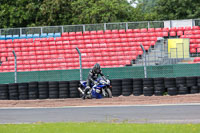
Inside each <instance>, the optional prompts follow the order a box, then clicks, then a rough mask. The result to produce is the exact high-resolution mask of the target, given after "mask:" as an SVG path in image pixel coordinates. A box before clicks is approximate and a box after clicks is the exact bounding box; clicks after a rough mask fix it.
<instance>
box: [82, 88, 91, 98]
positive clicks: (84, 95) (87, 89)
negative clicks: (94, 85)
mask: <svg viewBox="0 0 200 133" xmlns="http://www.w3.org/2000/svg"><path fill="white" fill-rule="evenodd" d="M89 90H90V87H89V86H87V87H86V88H85V90H84V94H83V96H82V99H83V100H85V98H86V95H87V92H88V91H89Z"/></svg>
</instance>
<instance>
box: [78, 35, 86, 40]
mask: <svg viewBox="0 0 200 133" xmlns="http://www.w3.org/2000/svg"><path fill="white" fill-rule="evenodd" d="M76 39H77V40H83V39H84V37H83V36H76Z"/></svg>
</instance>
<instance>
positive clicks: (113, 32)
mask: <svg viewBox="0 0 200 133" xmlns="http://www.w3.org/2000/svg"><path fill="white" fill-rule="evenodd" d="M111 32H112V34H118V33H119V31H118V30H112V31H111Z"/></svg>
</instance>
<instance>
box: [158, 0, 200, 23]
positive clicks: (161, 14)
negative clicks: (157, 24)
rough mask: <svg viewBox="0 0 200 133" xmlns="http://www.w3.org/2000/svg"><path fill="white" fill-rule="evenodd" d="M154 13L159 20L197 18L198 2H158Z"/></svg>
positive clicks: (199, 12)
mask: <svg viewBox="0 0 200 133" xmlns="http://www.w3.org/2000/svg"><path fill="white" fill-rule="evenodd" d="M155 12H156V13H157V14H158V18H159V19H161V20H171V19H192V18H199V17H200V3H199V1H198V0H159V1H158V3H157V6H156V8H155Z"/></svg>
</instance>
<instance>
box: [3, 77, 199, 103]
mask: <svg viewBox="0 0 200 133" xmlns="http://www.w3.org/2000/svg"><path fill="white" fill-rule="evenodd" d="M79 84H80V83H79V80H75V81H59V82H58V81H49V82H47V81H44V82H29V83H10V84H0V100H28V99H48V98H50V99H57V98H80V97H81V94H80V93H79V91H78V89H77V88H78V87H79ZM111 86H112V95H113V96H114V97H115V96H120V95H123V96H130V95H134V96H140V95H144V96H152V95H155V96H162V95H165V94H168V95H171V96H174V95H185V94H195V93H200V76H199V77H195V76H193V77H177V78H163V77H160V78H134V79H130V78H129V79H111Z"/></svg>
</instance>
